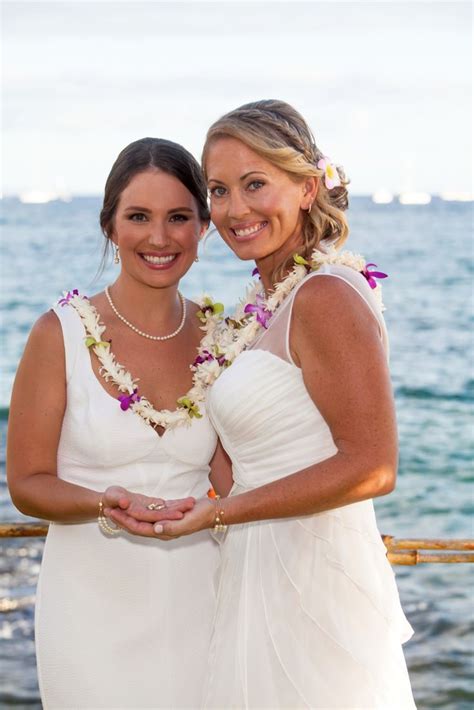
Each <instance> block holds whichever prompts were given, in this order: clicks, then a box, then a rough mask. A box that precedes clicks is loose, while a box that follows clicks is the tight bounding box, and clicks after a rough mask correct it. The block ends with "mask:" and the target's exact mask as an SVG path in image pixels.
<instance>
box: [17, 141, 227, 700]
mask: <svg viewBox="0 0 474 710" xmlns="http://www.w3.org/2000/svg"><path fill="white" fill-rule="evenodd" d="M208 221H209V213H208V205H207V195H206V186H205V183H204V181H203V178H202V175H201V172H200V169H199V165H198V164H197V162H196V161H195V159H194V158H193V157H192V156H191V154H190V153H188V152H187V151H186V150H185V149H184V148H182V147H181V146H180V145H177V144H176V143H172V142H171V141H166V140H161V139H156V138H144V139H142V140H138V141H135V142H134V143H131V144H130V145H129V146H127V147H126V148H125V149H124V150H123V151H122V152H121V153H120V155H119V156H118V158H117V160H116V162H115V164H114V165H113V167H112V170H111V173H110V175H109V177H108V180H107V184H106V187H105V196H104V204H103V208H102V212H101V217H100V222H101V226H102V229H103V232H104V235H105V237H106V239H107V242H106V244H107V246H113V247H114V250H115V261H116V263H117V264H120V273H119V275H118V277H117V279H116V280H115V281H114V283H113V284H112V285H111V286H110V287H108V288H106V289H105V291H104V292H102V293H98V294H96V295H95V296H93V297H91V298H87V297H85V296H83V295H81V294H79V293H78V292H77V290H71V291H69V292H68V293H67V294H65V296H64V298H63V299H61V301H60V302H59V303H58V305H57V306H56V307H55V308H54V309H53V310H52V311H49V312H48V313H46V314H44V315H43V316H41V318H40V319H39V321H38V322H37V323H36V325H35V326H34V328H33V330H32V333H31V335H30V338H29V341H28V343H27V346H26V349H25V353H24V355H23V359H22V361H21V363H20V366H19V369H18V373H17V377H16V381H15V385H14V390H13V397H12V403H11V409H10V419H9V428H8V462H7V467H8V481H9V486H10V492H11V495H12V499H13V501H14V503H15V504H16V505H17V507H18V508H19V509H20V510H21V511H22V512H23V513H25V514H27V515H31V516H34V517H38V518H45V519H47V520H50V521H52V522H51V525H50V527H49V532H48V536H47V539H46V544H45V549H44V555H43V562H42V567H41V572H40V578H39V584H38V593H37V605H36V646H37V658H38V676H39V684H40V691H41V697H42V701H43V706H44V707H45V708H61V709H64V708H73V707H74V708H87V709H88V710H90V709H91V708H158V707H160V708H183V707H197V706H198V705H199V703H200V698H201V691H202V681H203V677H204V674H205V670H206V658H207V653H208V646H209V641H210V634H211V625H212V619H213V615H214V610H215V589H214V576H215V571H216V568H217V559H218V553H217V545H216V544H215V542H214V541H213V540H212V538H211V536H210V535H209V534H208V533H207V532H204V533H199V534H197V535H196V536H193V537H192V538H186V539H183V540H178V541H176V542H174V543H171V545H169V543H168V544H165V543H163V542H160V540H156V539H155V540H146V539H144V538H143V539H138V538H136V537H131V536H130V535H128V534H127V533H126V532H125V531H124V530H122V529H120V528H117V527H116V526H115V524H114V523H113V522H112V521H110V519H109V518H108V517H107V516H106V515H105V512H104V509H105V507H107V506H111V505H117V506H120V505H122V506H127V507H128V509H129V512H131V513H132V512H134V511H135V512H136V511H140V515H141V516H142V517H143V518H144V519H145V520H146V519H147V515H148V516H152V518H150V519H153V520H156V519H157V518H158V517H159V518H160V519H163V518H166V519H168V520H169V519H180V518H182V517H183V512H184V511H186V510H189V509H190V508H192V506H193V504H194V499H195V498H196V497H198V498H199V497H202V496H205V495H206V492H207V490H208V488H209V478H208V476H209V470H210V469H209V462H210V460H211V457H212V456H213V454H214V451H215V449H216V435H215V432H214V430H213V428H212V425H211V423H210V421H209V418H208V416H207V414H206V402H205V387H204V386H203V381H204V380H205V377H204V378H203V377H201V376H200V374H201V373H200V372H199V369H198V370H195V371H194V374H193V372H192V371H191V370H190V365H191V364H192V363H193V362H194V360H195V357H196V348H198V349H202V348H203V347H205V339H206V337H208V335H209V333H210V329H211V327H212V325H213V318H214V316H213V313H212V310H209V309H208V311H207V315H206V316H204V315H203V314H202V313H201V314H200V317H196V316H197V315H198V314H199V312H200V309H199V306H198V305H197V304H195V303H192V302H189V301H187V300H186V299H185V298H184V296H182V295H181V293H180V292H179V290H178V286H179V281H180V279H181V277H182V276H183V275H184V274H185V273H186V272H187V271H188V269H189V268H190V267H191V265H192V264H193V262H194V260H195V259H196V253H197V248H198V242H199V239H200V237H201V235H202V234H203V232H204V230H205V229H206V228H207V225H208ZM71 258H73V255H71ZM203 329H204V330H205V334H204V335H203V332H202V331H203ZM119 363H120V364H119ZM204 375H206V373H204ZM25 441H26V442H27V443H26V444H25ZM224 464H225V461H224V459H222V461H221V463H220V464H219V470H221V471H222V470H224ZM217 485H218V484H217ZM130 491H133V493H130ZM165 498H166V499H168V500H167V501H166V502H165V500H164V499H165ZM177 498H178V499H184V500H181V501H177V502H176V503H174V502H173V501H172V500H169V499H177ZM190 589H192V590H193V592H192V594H190Z"/></svg>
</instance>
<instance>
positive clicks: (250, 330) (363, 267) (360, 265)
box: [193, 247, 387, 385]
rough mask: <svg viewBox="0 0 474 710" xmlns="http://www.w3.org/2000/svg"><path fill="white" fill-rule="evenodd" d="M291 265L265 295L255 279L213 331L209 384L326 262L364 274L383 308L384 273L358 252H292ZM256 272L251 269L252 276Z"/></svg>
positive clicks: (198, 363)
mask: <svg viewBox="0 0 474 710" xmlns="http://www.w3.org/2000/svg"><path fill="white" fill-rule="evenodd" d="M293 259H294V262H295V264H294V266H293V269H292V270H291V271H290V273H289V274H288V275H287V276H286V277H285V278H284V279H283V280H282V281H280V282H279V283H278V284H276V286H275V288H274V290H273V291H272V293H271V294H270V295H269V296H268V298H265V295H264V291H263V287H262V285H261V283H259V282H255V283H253V284H251V285H250V286H249V287H248V288H247V293H246V295H245V297H244V299H243V300H242V301H241V302H240V304H239V305H238V306H237V309H236V311H235V313H234V314H233V316H232V317H230V318H226V319H225V322H224V323H222V324H221V325H220V326H219V327H216V329H215V330H214V337H213V343H212V345H211V347H208V349H207V351H206V362H205V365H206V366H207V372H208V373H209V382H208V384H209V385H210V384H212V383H213V382H214V381H215V380H216V379H217V378H218V377H219V375H220V374H221V372H222V371H223V370H224V369H225V368H227V367H229V365H231V364H232V362H233V361H234V360H235V358H236V357H237V356H238V355H239V354H240V353H241V352H242V351H243V350H245V349H246V348H247V347H249V345H251V344H252V343H253V341H254V340H255V339H256V337H257V336H258V335H259V333H260V331H261V330H262V328H267V324H268V321H269V320H270V318H271V317H272V316H273V314H274V313H275V311H276V310H277V309H278V308H279V306H280V305H281V304H282V303H283V301H284V300H285V299H286V297H287V296H288V295H289V293H290V292H291V291H292V290H293V289H294V288H295V286H297V285H298V284H299V283H300V282H301V281H302V280H303V279H304V278H305V276H306V275H307V274H308V273H309V272H310V271H318V270H319V269H320V268H321V267H323V266H325V265H326V264H339V265H341V266H349V267H351V268H353V269H354V270H355V271H358V272H359V273H361V274H362V276H364V277H365V279H366V280H367V282H368V283H369V286H370V287H371V288H372V289H373V290H374V293H375V295H376V296H377V297H378V299H379V301H380V305H381V308H382V310H383V309H384V306H383V303H382V287H381V285H380V284H378V283H377V281H376V280H375V279H385V278H387V274H385V273H383V272H382V271H373V270H372V267H375V266H377V265H376V264H373V263H369V264H367V263H366V262H365V259H364V258H363V257H362V256H361V255H360V254H354V253H352V252H349V251H343V252H338V251H337V250H336V249H335V247H330V248H328V250H327V251H326V252H321V251H319V250H318V249H315V250H314V251H313V253H312V254H311V257H310V259H309V261H308V260H306V259H304V258H303V257H302V256H300V255H299V254H295V255H294V257H293ZM255 275H258V269H254V270H253V272H252V276H255ZM201 362H202V361H201V359H200V358H199V357H198V358H196V360H195V362H194V366H193V367H194V368H201V367H202V364H201Z"/></svg>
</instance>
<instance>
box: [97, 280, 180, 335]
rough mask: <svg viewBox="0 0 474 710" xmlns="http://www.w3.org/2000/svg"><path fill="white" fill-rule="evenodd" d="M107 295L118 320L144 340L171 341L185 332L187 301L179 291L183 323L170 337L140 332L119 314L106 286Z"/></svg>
mask: <svg viewBox="0 0 474 710" xmlns="http://www.w3.org/2000/svg"><path fill="white" fill-rule="evenodd" d="M105 295H106V296H107V300H108V302H109V305H110V307H111V309H112V310H113V312H114V313H115V315H116V316H117V318H120V320H121V321H122V323H125V325H127V326H128V327H129V328H130V329H131V330H133V331H134V332H135V333H137V334H138V335H141V336H142V338H148V340H170V338H174V337H175V335H178V333H180V332H181V331H182V330H183V326H184V321H185V320H186V299H185V298H184V296H183V295H182V294H181V293H180V292H179V291H178V298H179V300H180V303H181V309H182V316H181V321H180V324H179V325H178V327H177V328H176V330H173V332H172V333H170V334H169V335H150V334H149V333H144V332H143V330H139V329H138V328H136V327H135V326H134V325H133V324H132V323H130V321H128V320H127V319H126V318H124V316H123V315H122V314H121V313H119V312H118V310H117V309H116V307H115V305H114V302H113V301H112V298H111V297H110V293H109V287H108V286H106V288H105Z"/></svg>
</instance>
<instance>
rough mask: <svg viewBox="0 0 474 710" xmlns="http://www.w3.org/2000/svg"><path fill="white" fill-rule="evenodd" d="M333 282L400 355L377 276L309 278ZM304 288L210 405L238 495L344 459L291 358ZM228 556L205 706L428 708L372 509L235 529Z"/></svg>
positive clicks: (227, 375)
mask: <svg viewBox="0 0 474 710" xmlns="http://www.w3.org/2000/svg"><path fill="white" fill-rule="evenodd" d="M321 274H331V275H332V276H334V277H335V278H340V279H343V280H344V281H345V282H346V283H348V284H349V286H350V287H351V288H352V289H353V290H354V298H360V297H362V298H363V299H364V301H365V302H366V303H367V304H368V306H369V308H370V309H371V310H372V312H373V314H374V316H375V317H376V319H377V320H378V322H379V325H380V335H381V338H382V340H383V343H384V345H385V346H386V347H387V335H386V330H385V325H384V322H383V318H382V315H381V309H380V305H379V303H378V302H377V299H376V298H375V296H374V294H373V293H372V291H371V289H370V287H369V285H368V284H367V282H366V280H365V279H364V277H363V276H361V275H360V274H359V273H357V272H355V271H354V270H352V269H350V268H348V267H344V266H330V267H326V268H325V269H322V270H321V271H318V272H316V273H313V274H312V275H311V276H308V277H307V279H308V278H317V277H318V276H319V275H321ZM303 283H306V279H305V280H304V281H303ZM301 285H302V284H300V287H301ZM297 290H298V289H295V290H294V291H293V293H292V294H290V296H289V297H288V298H287V300H286V302H284V304H282V306H281V307H280V309H279V310H278V311H277V313H276V314H275V316H274V317H273V319H272V321H271V322H270V323H269V327H268V330H267V331H265V332H264V334H263V336H261V337H260V339H259V340H257V341H256V343H254V345H253V349H250V350H247V351H244V352H243V353H241V354H240V355H239V356H238V357H237V358H236V360H235V361H234V363H233V364H232V366H231V367H230V368H229V369H228V370H226V371H225V372H224V373H223V374H222V375H221V377H220V378H219V379H218V380H217V382H216V383H215V384H214V386H213V387H212V390H211V393H210V397H209V414H210V417H211V419H212V421H213V423H214V426H215V428H216V430H217V432H218V434H219V436H220V438H221V440H222V443H223V445H224V447H225V449H226V450H227V452H228V454H229V455H230V457H231V459H232V463H233V475H234V481H235V486H234V488H233V491H232V493H233V494H238V493H241V492H243V491H248V490H251V489H253V488H256V487H257V486H261V485H263V484H266V483H269V482H271V481H274V480H277V479H279V478H281V477H283V476H287V475H289V474H291V473H295V472H296V471H298V470H301V469H304V468H306V467H307V466H310V465H311V464H315V463H317V462H319V461H324V459H326V458H329V457H330V456H333V455H334V454H335V453H336V447H335V445H334V441H333V439H332V436H331V433H330V430H329V428H328V426H327V424H326V422H325V421H324V419H323V418H322V416H321V414H320V413H319V411H318V410H317V408H316V407H315V405H314V403H313V401H312V400H311V398H310V397H309V395H308V392H307V390H306V388H305V386H304V383H303V378H302V374H301V370H300V369H299V368H298V367H297V366H296V365H295V364H294V362H293V361H292V358H291V354H290V350H289V326H290V320H291V309H292V304H293V300H294V296H295V294H296V291H297ZM222 555H223V557H222V568H221V579H220V585H219V591H218V600H217V614H216V622H215V628H214V635H213V641H212V644H211V653H210V662H209V670H208V676H207V680H208V685H207V691H206V694H205V702H204V706H205V707H206V708H220V709H222V708H226V709H229V708H254V709H257V708H258V709H259V710H260V709H262V708H272V710H276V709H277V708H292V709H296V708H324V709H326V708H338V709H339V710H342V709H344V710H349V709H351V710H352V709H354V708H360V709H363V710H368V709H369V708H370V709H371V710H373V709H377V710H382V709H384V710H388V709H390V710H406V709H408V708H414V707H415V704H414V701H413V697H412V693H411V688H410V682H409V678H408V673H407V669H406V664H405V660H404V657H403V653H402V649H401V643H403V642H404V641H406V640H407V639H408V638H409V637H410V636H411V634H412V629H411V627H410V626H409V624H408V622H407V620H406V619H405V616H404V614H403V612H402V609H401V606H400V602H399V597H398V592H397V588H396V584H395V579H394V574H393V571H392V569H391V566H390V564H389V562H388V561H387V558H386V550H385V547H384V545H383V543H382V540H381V538H380V534H379V531H378V530H377V525H376V520H375V515H374V509H373V505H372V501H370V500H367V501H363V502H361V503H356V504H352V505H348V506H345V507H342V508H337V509H334V510H329V511H327V512H323V513H318V514H315V515H310V516H305V517H301V518H290V519H280V520H269V521H268V520H264V521H258V522H254V523H247V524H242V525H233V526H230V527H229V529H228V532H227V535H226V538H225V541H224V543H223V545H222Z"/></svg>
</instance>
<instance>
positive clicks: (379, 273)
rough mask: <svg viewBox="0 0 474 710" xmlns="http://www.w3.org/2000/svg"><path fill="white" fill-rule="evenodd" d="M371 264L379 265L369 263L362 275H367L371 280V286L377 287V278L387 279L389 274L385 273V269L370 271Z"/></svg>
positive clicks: (368, 279)
mask: <svg viewBox="0 0 474 710" xmlns="http://www.w3.org/2000/svg"><path fill="white" fill-rule="evenodd" d="M370 266H377V264H367V265H366V267H365V269H362V271H361V272H360V273H361V274H362V276H365V278H366V279H367V281H368V282H369V286H370V288H377V282H376V280H375V279H386V278H388V274H384V272H383V271H369V267H370Z"/></svg>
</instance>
